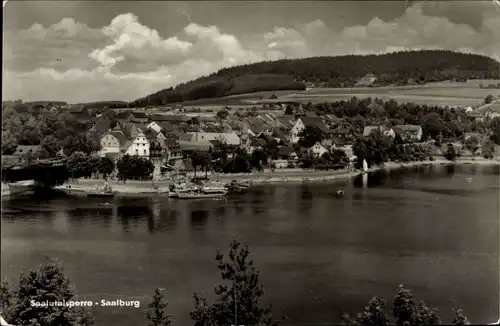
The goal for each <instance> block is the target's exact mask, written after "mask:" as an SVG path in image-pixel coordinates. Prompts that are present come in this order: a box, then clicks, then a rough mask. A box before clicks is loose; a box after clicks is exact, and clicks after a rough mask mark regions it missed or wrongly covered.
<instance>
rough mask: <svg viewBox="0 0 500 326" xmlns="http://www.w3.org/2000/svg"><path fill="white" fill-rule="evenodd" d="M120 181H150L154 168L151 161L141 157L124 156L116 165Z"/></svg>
mask: <svg viewBox="0 0 500 326" xmlns="http://www.w3.org/2000/svg"><path fill="white" fill-rule="evenodd" d="M116 168H117V169H118V180H121V181H126V180H150V179H151V174H152V173H153V170H154V166H153V163H151V161H150V160H148V159H146V158H142V157H139V156H130V155H128V154H126V155H124V156H122V157H121V158H120V159H119V160H118V162H117V163H116Z"/></svg>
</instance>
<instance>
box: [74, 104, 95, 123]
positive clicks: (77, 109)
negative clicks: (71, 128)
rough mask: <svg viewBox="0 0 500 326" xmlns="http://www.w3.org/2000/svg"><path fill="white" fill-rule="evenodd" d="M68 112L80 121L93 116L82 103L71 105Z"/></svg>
mask: <svg viewBox="0 0 500 326" xmlns="http://www.w3.org/2000/svg"><path fill="white" fill-rule="evenodd" d="M69 113H70V114H71V115H72V116H74V117H75V118H76V119H78V120H81V121H88V120H91V119H92V118H93V117H92V114H91V113H90V112H89V110H88V109H87V108H86V107H85V106H83V105H77V106H72V107H71V108H70V109H69Z"/></svg>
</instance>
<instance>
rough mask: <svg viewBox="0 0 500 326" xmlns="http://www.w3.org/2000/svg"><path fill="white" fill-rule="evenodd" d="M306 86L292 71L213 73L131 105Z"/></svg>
mask: <svg viewBox="0 0 500 326" xmlns="http://www.w3.org/2000/svg"><path fill="white" fill-rule="evenodd" d="M305 88H306V86H305V84H304V83H301V82H297V81H294V79H293V77H292V76H289V75H278V74H259V75H257V74H255V75H245V76H223V77H218V76H213V75H211V76H209V77H203V78H200V79H197V80H195V81H192V82H189V83H185V84H180V85H178V86H177V87H175V88H173V87H171V88H168V89H163V90H161V91H159V92H156V93H154V94H151V95H148V96H146V97H144V98H141V99H138V100H136V101H133V102H131V103H130V104H129V106H130V107H137V106H152V105H166V104H169V103H179V102H185V101H195V100H199V99H208V98H219V97H223V96H229V95H237V94H244V93H253V92H260V91H267V90H289V89H295V90H304V89H305Z"/></svg>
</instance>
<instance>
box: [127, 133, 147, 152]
mask: <svg viewBox="0 0 500 326" xmlns="http://www.w3.org/2000/svg"><path fill="white" fill-rule="evenodd" d="M131 141H132V143H131V144H130V146H129V147H128V148H127V150H126V152H125V153H126V154H129V155H132V156H133V155H137V156H139V157H143V158H149V147H150V144H149V141H148V139H147V138H146V136H145V135H144V133H143V132H142V131H139V132H138V133H137V134H136V135H135V137H132V139H131Z"/></svg>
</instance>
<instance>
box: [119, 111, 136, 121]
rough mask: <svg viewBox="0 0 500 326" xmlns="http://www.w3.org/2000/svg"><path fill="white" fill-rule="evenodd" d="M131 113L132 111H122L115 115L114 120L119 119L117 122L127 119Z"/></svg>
mask: <svg viewBox="0 0 500 326" xmlns="http://www.w3.org/2000/svg"><path fill="white" fill-rule="evenodd" d="M133 113H134V112H133V111H132V110H126V111H122V112H119V113H118V114H117V115H116V118H117V119H119V120H123V119H128V117H130V115H131V114H133Z"/></svg>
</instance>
